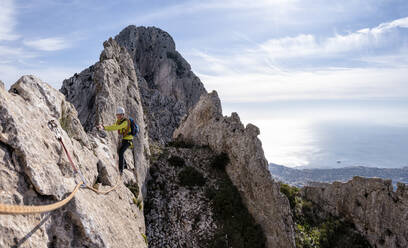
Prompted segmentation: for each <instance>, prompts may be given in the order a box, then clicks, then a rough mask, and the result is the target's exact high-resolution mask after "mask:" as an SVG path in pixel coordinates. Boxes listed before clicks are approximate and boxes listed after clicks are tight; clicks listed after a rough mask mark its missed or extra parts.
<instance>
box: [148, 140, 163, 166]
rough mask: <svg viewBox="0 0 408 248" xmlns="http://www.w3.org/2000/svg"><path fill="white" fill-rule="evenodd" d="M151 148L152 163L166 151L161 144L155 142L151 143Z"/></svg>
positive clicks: (150, 158)
mask: <svg viewBox="0 0 408 248" xmlns="http://www.w3.org/2000/svg"><path fill="white" fill-rule="evenodd" d="M149 150H150V156H149V161H150V163H154V162H156V161H157V160H158V159H159V157H160V156H161V155H162V154H163V152H164V151H163V149H162V148H161V147H160V146H159V145H157V144H155V143H154V142H151V143H150V144H149Z"/></svg>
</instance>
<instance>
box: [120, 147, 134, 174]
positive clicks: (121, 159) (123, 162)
mask: <svg viewBox="0 0 408 248" xmlns="http://www.w3.org/2000/svg"><path fill="white" fill-rule="evenodd" d="M130 145H131V144H130V141H129V140H122V145H121V146H120V148H119V151H118V154H119V172H121V173H122V171H123V167H124V164H125V163H126V161H124V158H123V155H124V153H125V151H126V149H128V147H129V146H130Z"/></svg>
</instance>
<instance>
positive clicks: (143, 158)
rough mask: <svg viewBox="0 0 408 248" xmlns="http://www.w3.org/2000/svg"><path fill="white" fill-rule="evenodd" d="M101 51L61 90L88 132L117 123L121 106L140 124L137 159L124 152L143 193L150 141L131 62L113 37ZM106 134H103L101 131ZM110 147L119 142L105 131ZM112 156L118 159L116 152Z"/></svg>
mask: <svg viewBox="0 0 408 248" xmlns="http://www.w3.org/2000/svg"><path fill="white" fill-rule="evenodd" d="M103 46H104V50H103V51H102V53H101V55H100V61H99V62H97V63H96V64H95V65H93V66H90V67H89V68H87V69H85V70H83V71H82V72H81V73H78V74H75V75H74V76H73V77H71V78H69V79H67V80H64V82H63V85H62V88H61V90H60V91H61V92H62V93H63V94H64V95H65V97H66V99H67V100H68V101H69V102H71V103H72V104H73V105H74V106H75V108H76V110H77V111H78V118H79V120H80V122H81V124H82V126H83V127H84V129H85V131H86V132H88V133H92V134H95V133H97V130H96V126H97V125H98V124H103V125H111V124H113V123H115V122H116V117H115V113H116V108H117V107H118V106H121V107H124V109H125V111H126V114H127V115H128V116H130V117H132V118H133V119H134V120H135V121H136V122H137V123H138V125H139V127H140V133H139V134H138V136H137V137H136V138H135V139H134V140H133V141H134V149H133V150H132V152H133V156H134V157H136V158H138V159H137V160H135V161H134V163H133V156H130V155H131V154H130V153H129V152H128V153H126V154H125V159H126V160H127V161H132V162H130V163H129V164H131V165H132V164H134V166H131V169H133V168H134V169H135V172H136V175H137V177H138V181H139V182H141V183H142V189H143V193H145V178H146V173H147V168H148V164H149V163H148V156H149V154H150V151H149V143H148V133H147V130H146V128H145V121H144V114H143V108H142V104H141V99H140V94H139V86H138V80H137V77H136V73H135V70H134V66H133V62H132V59H131V57H130V56H129V54H128V53H127V52H126V50H125V49H124V48H122V47H120V46H119V45H118V44H117V42H116V41H115V40H113V39H109V40H108V41H106V42H104V43H103ZM102 135H105V134H102ZM107 139H108V143H107V145H108V146H109V149H110V150H111V151H116V149H117V144H118V143H119V139H118V136H117V134H116V133H115V132H108V133H107ZM114 154H115V155H114V158H115V159H117V155H116V153H114Z"/></svg>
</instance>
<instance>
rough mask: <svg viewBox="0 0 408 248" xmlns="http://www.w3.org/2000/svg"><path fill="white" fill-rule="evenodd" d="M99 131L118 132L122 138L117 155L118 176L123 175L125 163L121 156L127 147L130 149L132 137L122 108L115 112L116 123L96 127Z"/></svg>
mask: <svg viewBox="0 0 408 248" xmlns="http://www.w3.org/2000/svg"><path fill="white" fill-rule="evenodd" d="M98 128H99V129H104V130H106V131H115V130H118V133H119V135H121V136H122V145H121V146H120V148H119V150H118V155H119V172H120V175H122V173H123V168H124V167H126V165H124V164H126V161H124V158H123V154H124V153H125V151H126V149H127V148H128V147H132V140H133V136H132V134H131V130H130V121H129V120H128V119H127V118H125V110H124V109H123V108H122V107H118V108H117V110H116V123H115V124H113V125H110V126H102V125H99V126H98Z"/></svg>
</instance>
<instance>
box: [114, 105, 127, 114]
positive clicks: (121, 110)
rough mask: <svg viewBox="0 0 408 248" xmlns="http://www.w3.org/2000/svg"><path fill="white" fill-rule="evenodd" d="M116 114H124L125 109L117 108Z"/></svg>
mask: <svg viewBox="0 0 408 248" xmlns="http://www.w3.org/2000/svg"><path fill="white" fill-rule="evenodd" d="M116 114H125V109H124V108H122V107H118V108H117V109H116Z"/></svg>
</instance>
